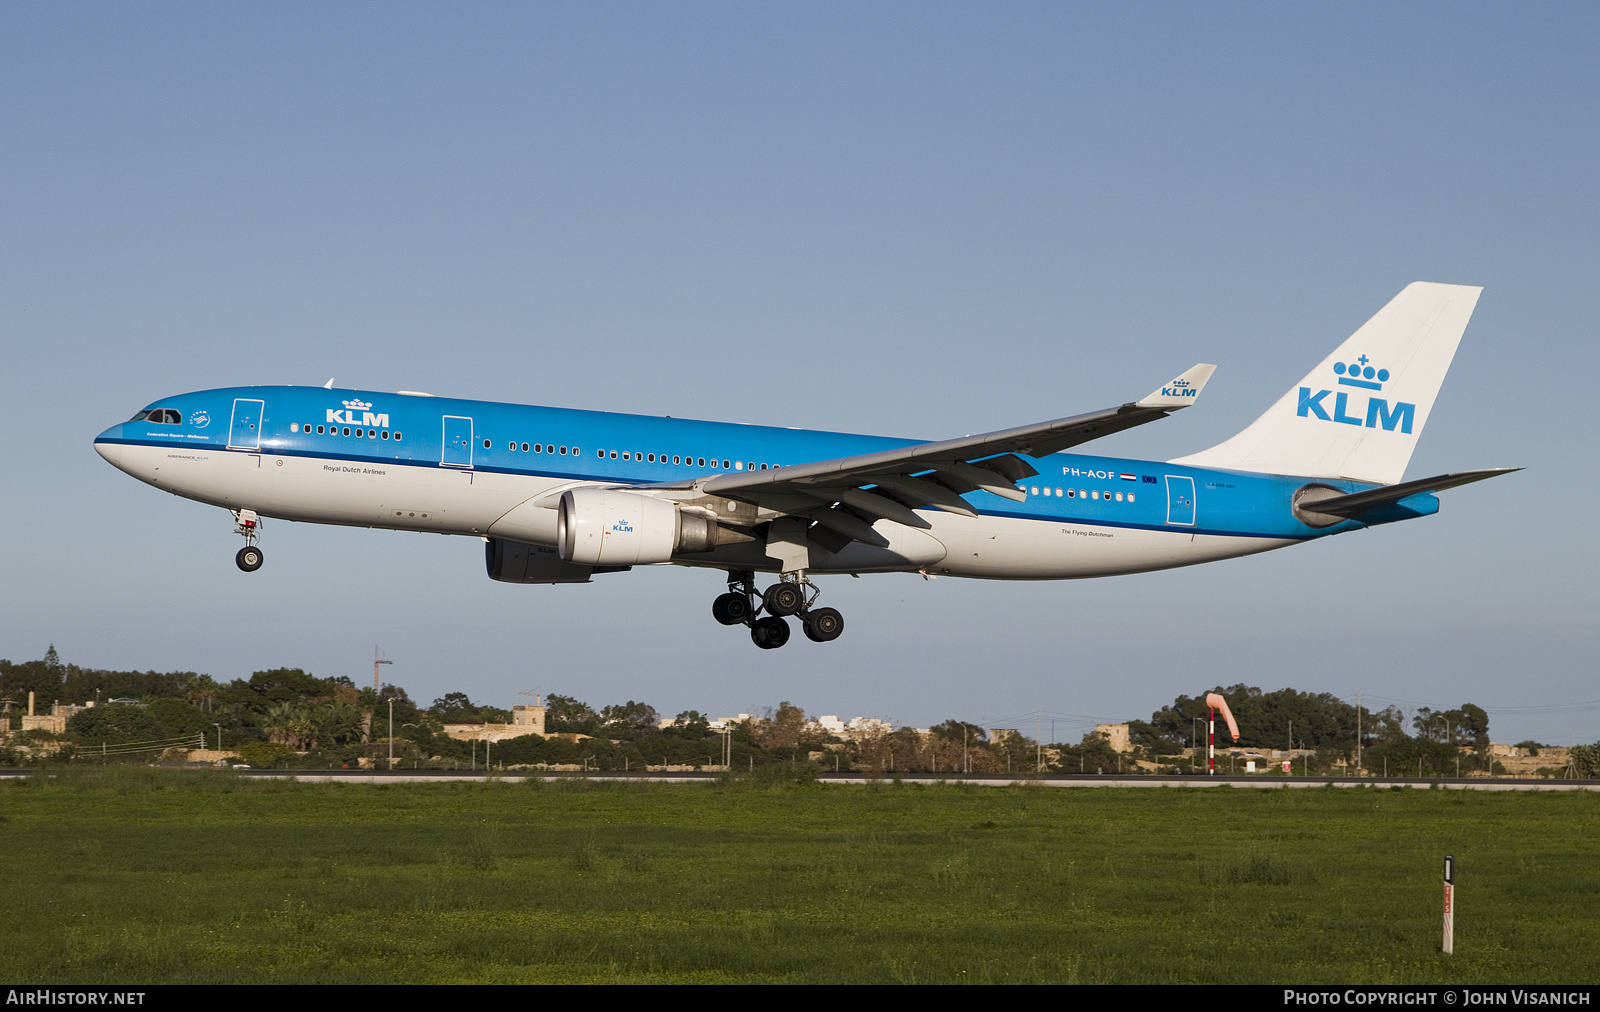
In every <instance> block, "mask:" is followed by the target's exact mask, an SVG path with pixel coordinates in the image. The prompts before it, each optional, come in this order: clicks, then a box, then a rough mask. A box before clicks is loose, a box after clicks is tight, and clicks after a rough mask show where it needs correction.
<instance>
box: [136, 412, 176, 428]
mask: <svg viewBox="0 0 1600 1012" xmlns="http://www.w3.org/2000/svg"><path fill="white" fill-rule="evenodd" d="M130 421H135V422H153V423H155V424H156V425H182V424H183V415H181V414H179V413H178V412H177V411H176V410H174V409H173V408H146V409H145V410H143V411H141V412H139V413H138V414H137V415H134V416H133V418H132V419H130Z"/></svg>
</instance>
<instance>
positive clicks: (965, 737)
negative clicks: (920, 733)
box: [928, 720, 989, 746]
mask: <svg viewBox="0 0 1600 1012" xmlns="http://www.w3.org/2000/svg"><path fill="white" fill-rule="evenodd" d="M928 730H929V733H930V734H932V735H934V736H935V737H937V738H943V739H945V740H947V741H953V742H960V743H962V744H966V745H969V746H970V745H977V744H979V743H986V742H988V740H989V732H988V731H985V730H984V729H983V728H981V727H979V726H978V725H976V724H969V723H967V722H966V721H964V720H947V721H945V722H944V723H943V724H939V725H938V726H936V727H932V728H929V729H928Z"/></svg>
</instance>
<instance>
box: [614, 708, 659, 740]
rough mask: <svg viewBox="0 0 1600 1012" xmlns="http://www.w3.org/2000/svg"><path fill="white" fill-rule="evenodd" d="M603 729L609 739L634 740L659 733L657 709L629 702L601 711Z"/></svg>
mask: <svg viewBox="0 0 1600 1012" xmlns="http://www.w3.org/2000/svg"><path fill="white" fill-rule="evenodd" d="M600 719H601V721H602V724H601V729H602V730H603V731H604V732H605V736H606V737H608V738H623V739H633V738H639V737H642V736H645V735H652V734H655V733H657V731H656V721H657V720H658V719H659V718H658V717H657V715H656V708H655V707H653V706H650V705H648V704H646V703H636V702H634V701H633V700H631V699H630V700H628V701H627V702H626V703H622V704H620V705H613V706H608V707H606V708H605V709H604V710H601V711H600Z"/></svg>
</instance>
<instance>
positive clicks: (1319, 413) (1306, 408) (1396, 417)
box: [1295, 355, 1417, 433]
mask: <svg viewBox="0 0 1600 1012" xmlns="http://www.w3.org/2000/svg"><path fill="white" fill-rule="evenodd" d="M1333 371H1334V374H1335V375H1337V376H1338V377H1339V381H1338V383H1336V384H1335V386H1345V387H1359V388H1360V389H1362V390H1382V389H1383V384H1384V383H1386V382H1387V381H1388V379H1389V370H1387V369H1378V368H1374V367H1373V366H1371V365H1369V364H1368V359H1367V356H1365V355H1362V356H1361V357H1360V358H1358V359H1356V361H1354V362H1351V363H1350V364H1349V365H1346V364H1345V363H1343V362H1335V363H1334V364H1333ZM1333 393H1334V392H1333V391H1332V390H1318V391H1317V392H1316V393H1312V392H1311V388H1310V387H1301V388H1300V400H1299V404H1298V405H1297V406H1296V407H1295V414H1296V415H1298V416H1299V417H1301V418H1310V417H1311V416H1313V415H1315V416H1316V417H1317V418H1320V419H1322V420H1323V421H1325V422H1339V423H1341V424H1343V425H1363V426H1365V427H1366V428H1369V429H1376V428H1378V427H1379V426H1382V427H1383V429H1384V431H1386V432H1393V431H1394V429H1395V426H1397V425H1398V426H1399V427H1400V431H1401V432H1404V433H1410V432H1411V425H1412V423H1413V422H1414V421H1415V419H1416V414H1417V406H1416V405H1415V404H1408V403H1406V402H1405V401H1397V402H1396V403H1395V405H1394V407H1393V408H1390V407H1389V402H1388V400H1387V399H1385V398H1383V397H1373V396H1370V395H1369V396H1368V397H1367V406H1366V414H1365V415H1364V416H1363V415H1362V413H1361V408H1360V407H1359V406H1353V405H1352V404H1351V403H1350V398H1351V396H1352V395H1351V394H1350V393H1349V392H1347V391H1344V390H1340V391H1339V392H1338V393H1337V394H1334V398H1333V414H1331V415H1330V414H1329V413H1328V406H1327V404H1326V403H1324V399H1325V398H1326V397H1327V396H1328V395H1329V394H1333ZM1354 396H1356V397H1359V396H1361V395H1360V394H1356V395H1354ZM1352 407H1354V408H1355V411H1356V413H1355V414H1351V413H1350V410H1351V408H1352Z"/></svg>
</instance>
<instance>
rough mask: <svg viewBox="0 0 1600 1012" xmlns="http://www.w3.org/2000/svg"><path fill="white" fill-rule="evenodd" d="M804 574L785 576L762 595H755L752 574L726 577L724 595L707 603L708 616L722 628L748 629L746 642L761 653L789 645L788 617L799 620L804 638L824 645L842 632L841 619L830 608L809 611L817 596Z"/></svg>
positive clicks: (735, 573)
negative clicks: (749, 641)
mask: <svg viewBox="0 0 1600 1012" xmlns="http://www.w3.org/2000/svg"><path fill="white" fill-rule="evenodd" d="M820 593H821V592H820V591H818V590H817V588H816V585H815V584H813V583H812V582H811V581H810V580H808V579H806V575H805V573H804V572H797V573H785V574H783V576H782V577H781V578H780V579H779V581H778V582H777V583H774V584H773V585H772V586H770V587H768V588H767V589H766V591H765V592H764V593H761V594H757V593H756V588H755V574H754V573H752V572H750V571H748V570H741V571H736V572H730V573H729V574H728V592H727V593H726V594H723V595H721V596H720V597H718V598H717V599H716V600H715V601H713V602H711V614H712V616H714V617H715V618H716V620H717V621H718V622H721V623H722V624H723V625H744V626H749V627H750V639H751V640H752V641H754V642H755V645H756V646H758V647H760V648H761V649H763V650H776V649H778V648H779V647H781V646H783V645H784V644H785V643H787V642H789V623H788V622H786V621H784V619H785V618H787V617H788V616H790V615H798V616H799V617H800V623H801V626H800V627H801V629H803V630H804V631H805V634H806V639H809V640H811V641H812V642H814V643H827V642H829V641H831V640H836V639H838V638H839V634H840V633H842V632H844V616H843V615H841V614H839V613H838V612H837V611H835V610H834V609H832V608H813V607H812V605H814V604H815V603H816V601H817V597H818V596H819V595H820Z"/></svg>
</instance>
